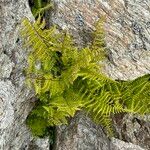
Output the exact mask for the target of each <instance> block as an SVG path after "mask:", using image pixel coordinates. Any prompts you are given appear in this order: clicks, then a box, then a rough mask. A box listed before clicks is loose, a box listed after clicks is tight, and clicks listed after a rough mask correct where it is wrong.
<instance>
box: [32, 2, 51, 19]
mask: <svg viewBox="0 0 150 150" xmlns="http://www.w3.org/2000/svg"><path fill="white" fill-rule="evenodd" d="M52 7H53V5H52V4H51V3H50V4H48V3H46V2H43V0H33V4H32V6H31V11H32V13H33V15H34V17H37V16H38V15H39V14H40V15H42V16H43V15H44V12H45V11H47V10H48V9H50V8H52Z"/></svg>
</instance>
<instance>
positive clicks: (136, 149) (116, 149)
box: [110, 138, 145, 150]
mask: <svg viewBox="0 0 150 150" xmlns="http://www.w3.org/2000/svg"><path fill="white" fill-rule="evenodd" d="M110 149H111V150H145V149H143V148H141V147H140V146H138V145H134V144H132V143H127V142H124V141H121V140H119V139H115V138H112V140H111V146H110Z"/></svg>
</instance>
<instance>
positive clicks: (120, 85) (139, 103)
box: [21, 16, 150, 136]
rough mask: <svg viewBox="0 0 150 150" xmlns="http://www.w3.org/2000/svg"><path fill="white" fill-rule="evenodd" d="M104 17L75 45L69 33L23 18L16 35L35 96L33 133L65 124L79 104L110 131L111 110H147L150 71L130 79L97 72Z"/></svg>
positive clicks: (103, 51) (102, 53) (30, 119)
mask: <svg viewBox="0 0 150 150" xmlns="http://www.w3.org/2000/svg"><path fill="white" fill-rule="evenodd" d="M103 23H104V19H100V20H99V21H98V22H97V24H96V30H95V32H94V34H93V35H94V38H93V41H92V42H91V45H87V47H84V48H82V49H81V50H79V49H78V48H77V47H76V46H75V45H74V43H73V40H72V37H71V36H70V35H69V34H68V33H67V32H65V31H62V32H58V30H57V29H56V27H55V26H53V27H51V28H50V29H44V27H45V21H44V20H41V17H40V16H39V18H38V19H37V20H36V21H35V22H34V23H31V22H30V21H29V20H28V19H27V18H25V19H24V20H23V22H22V29H21V35H22V38H23V40H24V43H25V45H26V46H27V47H30V48H31V51H30V54H29V56H28V67H27V68H26V75H27V83H28V85H29V86H30V87H32V88H34V90H35V94H36V96H37V98H38V99H39V101H38V103H37V105H36V106H35V108H34V109H33V110H32V112H31V113H30V114H29V116H28V119H27V124H28V126H29V127H30V129H31V130H32V132H33V134H34V135H36V136H43V135H45V134H46V133H47V131H48V129H49V127H51V126H56V125H62V124H67V122H68V118H69V117H73V116H74V115H75V113H76V112H77V111H78V110H81V109H84V110H85V112H87V114H88V115H89V116H91V117H92V118H93V120H94V121H95V122H96V123H100V124H102V125H104V126H105V127H106V129H107V131H108V132H109V133H112V128H111V115H112V114H117V113H121V112H128V113H139V114H147V113H149V112H150V108H149V106H150V101H149V98H150V92H149V91H150V90H149V89H150V75H149V74H148V75H145V76H143V77H139V78H137V79H135V80H133V81H115V80H112V79H110V78H108V77H107V76H106V75H105V74H103V73H102V72H101V68H102V65H101V63H100V62H101V61H102V60H103V59H104V58H105V55H106V47H105V41H104V37H105V34H104V33H105V32H104V29H103Z"/></svg>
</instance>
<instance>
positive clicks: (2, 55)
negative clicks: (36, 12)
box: [0, 0, 49, 150]
mask: <svg viewBox="0 0 150 150" xmlns="http://www.w3.org/2000/svg"><path fill="white" fill-rule="evenodd" d="M25 16H26V17H28V18H29V19H31V20H33V16H32V14H31V12H30V8H29V6H28V0H19V1H17V0H0V150H27V149H28V148H30V145H31V143H34V144H35V145H36V146H37V148H36V150H48V149H49V144H48V141H47V139H46V140H45V142H46V144H45V143H44V142H41V143H39V142H37V140H35V139H34V140H33V137H32V136H31V133H30V132H29V130H28V129H27V127H26V125H25V120H26V117H27V115H28V114H29V112H30V111H31V109H32V107H33V104H32V101H31V100H32V98H33V92H31V91H30V90H29V89H27V87H26V85H25V82H24V81H25V77H24V75H23V69H24V67H25V66H26V54H27V50H25V49H23V48H22V46H21V40H20V37H19V29H20V23H21V19H22V18H23V17H25ZM38 141H40V139H38ZM42 143H43V144H42ZM42 146H43V147H42Z"/></svg>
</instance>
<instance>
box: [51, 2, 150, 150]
mask: <svg viewBox="0 0 150 150" xmlns="http://www.w3.org/2000/svg"><path fill="white" fill-rule="evenodd" d="M54 1H55V8H56V9H55V12H54V13H53V14H52V21H53V23H54V24H57V25H58V26H59V27H61V28H63V29H65V30H69V32H71V33H72V35H73V36H74V38H75V42H76V43H77V44H79V45H80V46H84V45H86V44H87V43H88V42H89V41H90V39H91V32H92V31H93V29H94V26H93V25H94V22H95V21H96V20H98V18H101V16H102V15H105V16H106V18H107V19H106V23H105V31H106V43H107V47H108V59H107V60H106V62H105V68H104V72H105V73H106V74H107V75H108V76H110V77H111V78H114V79H119V80H129V79H134V78H136V77H139V76H141V75H144V74H147V73H150V34H149V33H150V26H149V20H150V10H149V6H150V1H149V0H142V1H141V0H136V1H135V0H130V1H128V0H113V1H112V0H107V1H103V0H97V1H95V0H86V1H84V0H75V1H67V0H63V1H62V0H54ZM77 118H78V117H77ZM79 118H80V119H79ZM79 118H78V119H77V120H78V123H76V121H74V120H73V121H71V123H70V125H69V127H60V128H58V129H57V131H58V136H57V141H56V143H57V144H56V145H57V146H56V147H57V148H56V149H61V148H60V147H59V145H61V147H63V148H64V149H66V150H67V149H73V150H84V149H89V150H103V149H120V150H121V149H136V150H138V149H149V148H150V143H149V141H150V139H149V138H150V131H149V130H150V124H149V119H148V116H145V117H143V118H142V117H139V116H133V115H128V114H127V115H118V116H116V117H115V118H114V129H115V131H116V137H117V138H119V139H121V140H124V141H126V142H131V143H134V144H136V145H139V146H141V147H142V148H140V147H138V146H136V145H133V144H128V143H126V142H123V141H120V140H117V139H112V140H111V142H110V143H109V142H108V141H109V140H108V139H107V138H106V136H104V135H103V134H101V127H98V126H93V124H92V123H91V122H89V119H88V118H86V117H83V118H84V119H81V117H79ZM144 118H145V119H144ZM83 126H84V127H83ZM82 127H83V128H85V130H82ZM99 128H100V129H99ZM73 129H75V131H74V130H73ZM96 131H97V132H96ZM99 133H100V134H99ZM82 135H84V136H82ZM101 136H102V139H103V137H105V138H106V139H105V138H104V139H105V140H100V141H101V142H100V143H99V142H98V141H99V139H101ZM58 143H59V145H58ZM106 143H107V144H106ZM109 145H111V147H109ZM97 146H98V147H97Z"/></svg>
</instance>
